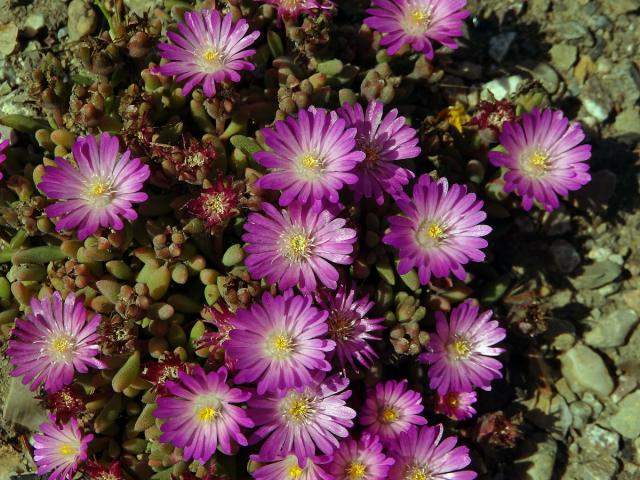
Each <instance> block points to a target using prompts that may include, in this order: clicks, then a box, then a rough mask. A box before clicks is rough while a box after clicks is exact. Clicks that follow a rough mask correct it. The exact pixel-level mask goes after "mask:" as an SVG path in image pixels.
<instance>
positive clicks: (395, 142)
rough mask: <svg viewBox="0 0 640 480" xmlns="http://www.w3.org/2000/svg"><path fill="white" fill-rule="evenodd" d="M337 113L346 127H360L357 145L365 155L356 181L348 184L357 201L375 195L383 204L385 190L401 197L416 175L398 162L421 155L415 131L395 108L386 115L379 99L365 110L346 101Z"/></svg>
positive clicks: (357, 168) (377, 200)
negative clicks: (404, 188) (345, 123)
mask: <svg viewBox="0 0 640 480" xmlns="http://www.w3.org/2000/svg"><path fill="white" fill-rule="evenodd" d="M337 113H338V115H339V116H340V117H341V118H343V119H344V120H345V121H346V122H347V128H355V129H356V130H357V132H358V133H357V134H356V145H357V147H356V148H357V149H358V150H362V151H363V152H364V153H365V155H366V157H365V159H364V161H362V162H360V163H358V164H357V165H356V168H355V170H354V173H355V174H356V175H357V176H358V181H357V183H355V184H353V185H350V186H349V187H350V188H351V189H352V190H353V191H354V192H355V199H356V201H358V200H360V198H361V197H365V198H374V199H375V200H376V202H377V203H378V205H382V204H383V203H384V194H385V193H388V194H389V195H391V196H392V197H394V198H395V197H396V196H398V194H399V193H401V192H402V189H403V187H404V186H405V185H407V184H408V183H409V180H411V179H412V178H413V177H414V174H413V172H412V171H411V170H407V169H406V168H402V167H401V166H399V165H398V164H397V163H396V162H397V161H399V160H405V159H408V158H415V157H417V156H418V155H420V147H419V146H418V137H417V134H416V131H415V130H414V129H413V128H411V127H409V126H408V125H407V124H406V123H405V118H404V117H400V116H398V110H396V109H393V110H391V111H390V112H389V113H387V115H386V116H384V117H383V104H382V103H381V102H378V101H372V102H369V104H368V105H367V110H366V112H365V111H364V110H363V109H362V106H361V105H360V104H355V105H353V106H352V105H349V104H348V103H345V104H344V106H343V107H342V108H340V109H338V111H337Z"/></svg>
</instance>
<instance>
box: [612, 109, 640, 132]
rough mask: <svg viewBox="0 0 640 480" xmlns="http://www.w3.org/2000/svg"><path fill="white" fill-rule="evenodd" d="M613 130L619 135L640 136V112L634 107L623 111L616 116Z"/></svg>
mask: <svg viewBox="0 0 640 480" xmlns="http://www.w3.org/2000/svg"><path fill="white" fill-rule="evenodd" d="M613 129H614V130H615V131H616V133H618V134H620V135H640V112H639V111H638V110H636V109H635V108H634V107H629V108H627V109H626V110H623V111H622V112H621V113H619V114H618V115H617V116H616V121H615V122H614V124H613Z"/></svg>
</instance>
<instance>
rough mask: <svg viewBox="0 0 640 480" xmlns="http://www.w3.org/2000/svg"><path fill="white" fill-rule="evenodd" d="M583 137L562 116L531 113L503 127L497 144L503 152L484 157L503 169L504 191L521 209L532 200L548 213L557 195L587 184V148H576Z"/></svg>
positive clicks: (575, 125) (550, 112) (527, 207)
mask: <svg viewBox="0 0 640 480" xmlns="http://www.w3.org/2000/svg"><path fill="white" fill-rule="evenodd" d="M584 138H585V135H584V132H583V131H582V128H581V127H580V124H579V123H571V124H570V123H569V120H568V119H567V118H566V117H565V116H564V115H563V114H562V112H560V111H557V110H550V109H547V110H544V111H542V112H541V111H540V110H539V109H538V108H534V109H533V110H532V111H531V113H524V114H523V115H522V119H521V121H520V122H519V123H516V122H509V123H505V124H504V125H503V127H502V134H501V135H500V143H501V144H502V146H503V147H504V148H505V150H506V151H505V152H498V151H494V152H489V160H490V161H491V163H492V164H493V165H495V166H496V167H504V168H506V169H507V170H508V171H507V173H506V174H505V175H504V181H505V185H504V190H505V192H513V191H515V192H516V193H517V194H518V195H520V196H521V197H522V206H523V207H524V209H525V210H530V209H531V207H532V205H533V201H534V200H535V201H537V202H539V203H540V204H541V205H542V206H543V207H544V208H545V210H547V211H552V210H553V209H555V208H558V207H559V206H560V202H559V200H558V195H567V194H568V193H569V192H571V191H575V190H578V189H580V188H581V187H582V186H583V185H586V184H587V183H589V181H590V180H591V175H589V164H588V163H587V160H589V158H590V157H591V145H580V142H582V141H583V140H584Z"/></svg>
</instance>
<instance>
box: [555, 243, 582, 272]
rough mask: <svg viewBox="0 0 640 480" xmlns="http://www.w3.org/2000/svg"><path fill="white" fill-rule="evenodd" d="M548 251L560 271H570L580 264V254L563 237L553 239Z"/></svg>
mask: <svg viewBox="0 0 640 480" xmlns="http://www.w3.org/2000/svg"><path fill="white" fill-rule="evenodd" d="M550 251H551V256H552V257H553V261H554V262H555V264H556V266H557V267H558V270H560V271H561V272H562V273H571V272H573V270H575V268H576V267H577V266H578V265H580V254H579V253H578V252H577V251H576V249H575V248H574V246H573V245H571V244H570V243H569V242H567V241H566V240H564V239H561V238H559V239H557V240H554V241H553V243H552V244H551V247H550Z"/></svg>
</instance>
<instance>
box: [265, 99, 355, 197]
mask: <svg viewBox="0 0 640 480" xmlns="http://www.w3.org/2000/svg"><path fill="white" fill-rule="evenodd" d="M261 133H262V135H263V136H264V140H265V142H266V144H267V145H268V146H269V147H270V148H271V150H272V151H269V152H258V153H256V154H254V157H255V159H256V161H257V162H258V163H260V164H261V165H262V166H264V167H267V168H269V169H271V172H270V173H267V174H266V175H265V176H263V177H261V178H260V179H259V180H258V181H257V182H256V185H257V186H258V187H260V188H269V189H274V190H282V195H280V205H283V206H286V205H289V204H290V203H291V202H293V201H294V200H295V199H298V200H300V201H301V202H302V203H306V202H307V201H308V200H312V201H313V200H321V199H323V198H327V199H329V201H331V202H334V203H335V202H337V201H338V199H339V197H338V191H339V190H340V189H341V188H342V186H343V185H344V184H353V183H356V182H357V181H358V177H357V175H355V174H354V173H352V170H353V169H354V168H355V166H356V165H357V164H358V162H361V161H362V160H364V158H365V154H364V153H363V152H361V151H358V150H354V148H355V146H356V141H355V138H354V137H355V135H356V129H355V128H346V123H345V121H344V120H343V119H341V118H338V116H337V115H336V113H335V112H331V113H329V112H327V111H326V110H324V109H322V108H320V109H316V108H314V107H311V108H309V109H308V110H300V111H299V112H298V118H294V117H287V118H286V120H284V121H282V120H279V121H277V122H276V123H275V125H274V128H273V129H268V128H265V129H262V130H261Z"/></svg>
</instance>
